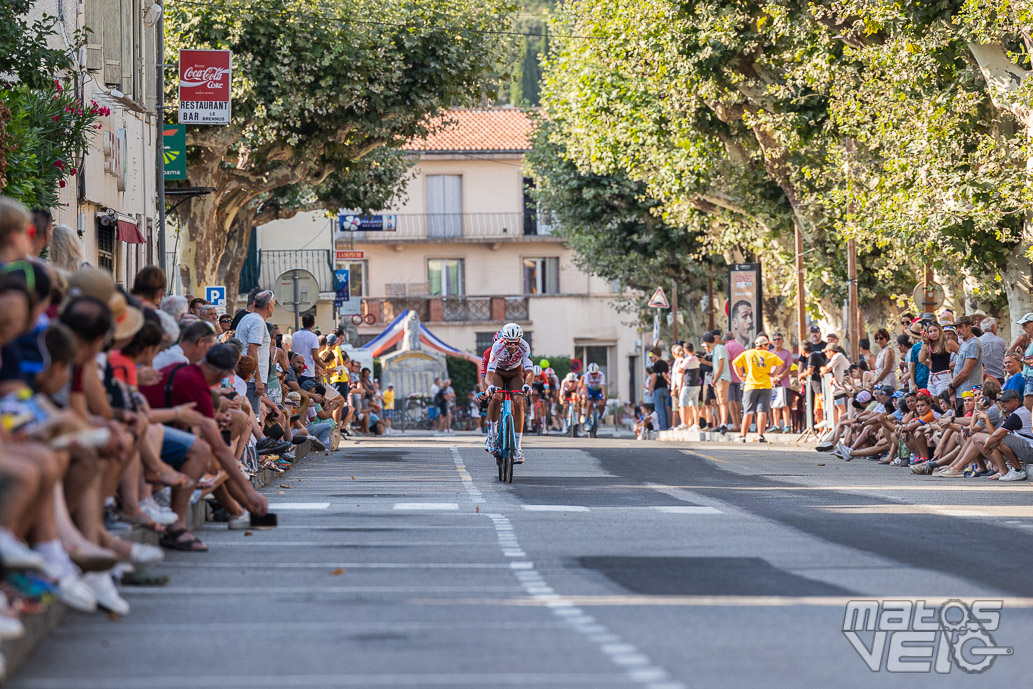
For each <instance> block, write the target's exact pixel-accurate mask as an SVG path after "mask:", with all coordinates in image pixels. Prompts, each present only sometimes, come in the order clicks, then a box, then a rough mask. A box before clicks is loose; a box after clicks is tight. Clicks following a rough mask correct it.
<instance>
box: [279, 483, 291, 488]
mask: <svg viewBox="0 0 1033 689" xmlns="http://www.w3.org/2000/svg"><path fill="white" fill-rule="evenodd" d="M280 488H290V486H289V485H288V484H286V483H281V484H280Z"/></svg>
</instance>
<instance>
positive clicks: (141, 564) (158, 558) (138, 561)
mask: <svg viewBox="0 0 1033 689" xmlns="http://www.w3.org/2000/svg"><path fill="white" fill-rule="evenodd" d="M164 560H165V551H164V550H162V549H161V548H159V547H158V546H156V545H150V544H147V543H133V544H132V545H130V546H129V563H130V564H132V565H133V567H135V568H137V569H147V568H148V567H153V566H155V565H159V564H161V563H162V562H163V561H164Z"/></svg>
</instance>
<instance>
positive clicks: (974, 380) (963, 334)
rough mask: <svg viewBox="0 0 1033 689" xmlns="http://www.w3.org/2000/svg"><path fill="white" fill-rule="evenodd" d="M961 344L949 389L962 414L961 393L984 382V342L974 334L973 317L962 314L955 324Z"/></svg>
mask: <svg viewBox="0 0 1033 689" xmlns="http://www.w3.org/2000/svg"><path fill="white" fill-rule="evenodd" d="M952 325H953V326H954V330H955V332H957V333H958V339H960V340H961V345H960V346H959V348H958V358H957V362H956V363H955V364H954V378H953V379H952V380H951V383H950V385H949V386H948V388H947V389H948V390H951V392H952V394H953V395H954V400H955V404H954V407H955V409H957V410H958V415H959V416H960V415H961V414H962V413H963V412H962V411H961V409H962V403H961V394H962V393H963V392H968V391H971V390H974V389H975V388H976V386H978V385H982V384H983V343H982V342H980V341H979V338H977V337H975V336H974V335H973V334H972V325H973V323H972V318H971V317H970V316H962V317H961V318H959V319H958V320H956V321H955V322H954V323H953V324H952Z"/></svg>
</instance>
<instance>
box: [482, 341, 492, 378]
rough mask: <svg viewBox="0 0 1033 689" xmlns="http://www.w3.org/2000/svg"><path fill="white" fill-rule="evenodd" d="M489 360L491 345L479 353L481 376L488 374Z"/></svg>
mask: <svg viewBox="0 0 1033 689" xmlns="http://www.w3.org/2000/svg"><path fill="white" fill-rule="evenodd" d="M492 346H494V345H492ZM489 361H491V347H488V348H487V349H485V350H484V354H482V355H481V378H484V377H485V376H486V375H488V362H489Z"/></svg>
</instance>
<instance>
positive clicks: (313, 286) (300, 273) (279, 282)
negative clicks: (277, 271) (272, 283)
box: [273, 268, 319, 313]
mask: <svg viewBox="0 0 1033 689" xmlns="http://www.w3.org/2000/svg"><path fill="white" fill-rule="evenodd" d="M295 286H296V287H297V293H296V294H297V298H298V305H297V311H295V307H294V297H295ZM273 291H274V292H275V294H276V303H277V304H279V305H280V306H282V307H283V308H285V309H287V310H288V311H291V312H295V313H303V312H305V311H308V310H309V309H311V308H312V307H313V306H315V305H316V301H317V300H318V299H319V281H318V280H316V276H315V275H313V274H312V273H310V272H308V271H307V270H302V269H301V268H297V269H292V270H288V271H287V272H285V273H283V274H282V275H280V277H278V278H276V287H275V289H274V290H273Z"/></svg>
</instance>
